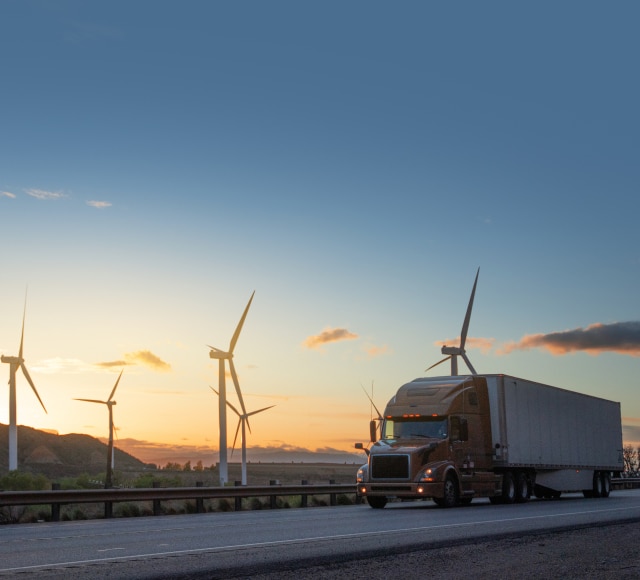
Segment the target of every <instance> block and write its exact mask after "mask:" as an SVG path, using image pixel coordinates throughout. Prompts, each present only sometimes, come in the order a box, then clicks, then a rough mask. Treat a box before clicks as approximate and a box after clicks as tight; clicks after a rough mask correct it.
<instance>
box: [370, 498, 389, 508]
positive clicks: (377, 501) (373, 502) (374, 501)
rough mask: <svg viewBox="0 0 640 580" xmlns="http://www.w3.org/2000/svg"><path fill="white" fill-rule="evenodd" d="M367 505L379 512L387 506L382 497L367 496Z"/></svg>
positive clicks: (385, 499)
mask: <svg viewBox="0 0 640 580" xmlns="http://www.w3.org/2000/svg"><path fill="white" fill-rule="evenodd" d="M367 503H368V504H369V505H370V506H371V507H372V508H373V509H376V510H381V509H382V508H384V506H386V505H387V498H386V497H384V496H375V495H372V496H367Z"/></svg>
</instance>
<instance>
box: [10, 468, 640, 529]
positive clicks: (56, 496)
mask: <svg viewBox="0 0 640 580" xmlns="http://www.w3.org/2000/svg"><path fill="white" fill-rule="evenodd" d="M611 487H612V489H633V488H638V487H640V477H616V478H613V479H612V480H611ZM355 493H356V484H355V483H338V484H336V483H329V484H328V485H327V484H320V485H309V484H301V485H279V484H277V483H276V484H271V485H254V486H237V487H204V486H197V487H153V488H130V489H53V490H38V491H0V507H5V506H7V507H8V506H24V505H47V504H49V505H51V519H52V520H53V521H58V520H59V518H60V506H62V505H65V504H75V503H104V504H105V517H112V515H113V511H112V509H113V503H117V502H128V501H136V502H146V501H150V502H153V514H154V515H161V514H162V508H161V502H163V501H171V500H180V499H193V500H196V511H197V512H198V513H201V512H203V511H204V505H203V501H204V500H205V499H234V500H235V505H234V508H235V510H236V511H237V510H240V509H242V504H241V501H242V499H244V498H253V497H269V498H270V500H271V507H272V508H275V507H276V498H278V497H287V496H298V495H299V496H301V507H306V506H307V498H308V496H310V495H312V496H313V495H329V496H330V504H331V505H337V495H338V494H353V495H355Z"/></svg>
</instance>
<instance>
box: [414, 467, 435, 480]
mask: <svg viewBox="0 0 640 580" xmlns="http://www.w3.org/2000/svg"><path fill="white" fill-rule="evenodd" d="M436 472H437V469H431V467H428V468H427V469H425V470H424V471H423V472H422V473H420V475H419V476H418V481H435V480H436Z"/></svg>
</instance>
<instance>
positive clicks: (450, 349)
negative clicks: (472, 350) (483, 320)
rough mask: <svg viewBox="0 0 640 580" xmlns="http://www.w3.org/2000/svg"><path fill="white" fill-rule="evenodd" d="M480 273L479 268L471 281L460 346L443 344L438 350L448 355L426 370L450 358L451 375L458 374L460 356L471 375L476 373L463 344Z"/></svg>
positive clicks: (465, 339)
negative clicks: (472, 281)
mask: <svg viewBox="0 0 640 580" xmlns="http://www.w3.org/2000/svg"><path fill="white" fill-rule="evenodd" d="M479 274H480V268H478V271H477V272H476V279H475V281H474V283H473V290H471V298H470V299H469V306H467V314H466V315H465V317H464V322H463V323H462V332H461V333H460V346H446V345H445V346H443V347H442V350H441V351H440V352H441V353H442V354H446V355H448V356H447V357H446V358H443V359H442V360H440V361H438V362H437V363H435V364H432V365H431V366H430V367H429V368H428V369H427V371H430V370H431V369H432V368H433V367H436V366H438V365H439V364H440V363H443V362H445V361H448V360H449V359H451V376H452V377H454V376H457V375H458V357H459V356H460V357H462V359H463V360H464V362H465V364H466V365H467V367H469V370H470V371H471V374H472V375H477V374H478V373H477V372H476V369H474V368H473V365H472V364H471V361H470V360H469V357H468V356H467V351H466V350H465V349H464V345H465V343H466V342H467V333H468V331H469V321H470V320H471V310H472V309H473V299H474V297H475V294H476V286H477V284H478V275H479Z"/></svg>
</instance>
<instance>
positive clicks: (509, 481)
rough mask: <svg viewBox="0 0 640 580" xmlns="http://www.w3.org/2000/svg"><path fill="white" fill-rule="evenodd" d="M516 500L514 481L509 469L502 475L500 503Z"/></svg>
mask: <svg viewBox="0 0 640 580" xmlns="http://www.w3.org/2000/svg"><path fill="white" fill-rule="evenodd" d="M515 500H516V482H515V480H514V477H513V473H512V472H511V471H506V472H505V473H504V475H503V476H502V503H513V502H514V501H515Z"/></svg>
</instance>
